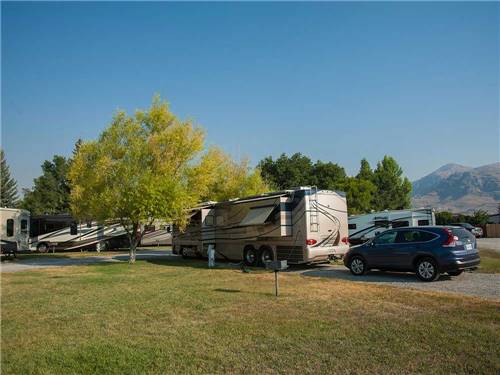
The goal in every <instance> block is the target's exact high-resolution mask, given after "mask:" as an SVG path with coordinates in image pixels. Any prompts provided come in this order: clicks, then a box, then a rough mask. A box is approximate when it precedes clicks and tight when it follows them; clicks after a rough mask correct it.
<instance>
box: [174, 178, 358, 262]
mask: <svg viewBox="0 0 500 375" xmlns="http://www.w3.org/2000/svg"><path fill="white" fill-rule="evenodd" d="M209 245H213V246H215V254H216V257H218V258H223V259H228V260H243V261H244V262H245V263H246V264H247V265H252V266H255V265H263V264H264V263H265V262H267V261H269V260H287V261H288V262H289V263H295V264H299V263H317V262H324V261H328V260H329V259H331V258H333V257H336V256H339V257H340V256H342V255H343V254H344V253H345V252H346V251H347V250H348V249H349V246H348V227H347V203H346V198H345V195H344V194H343V193H341V192H335V191H330V190H318V189H316V188H315V187H300V188H295V189H291V190H283V191H278V192H272V193H267V194H262V195H257V196H252V197H247V198H240V199H233V200H230V201H226V202H207V203H205V204H202V205H200V206H198V207H196V208H194V209H192V210H191V211H190V221H189V224H188V225H187V227H186V228H185V229H184V230H183V231H181V230H180V229H179V228H178V227H177V226H175V225H174V231H173V252H174V253H175V254H181V255H183V256H206V254H207V249H208V246H209Z"/></svg>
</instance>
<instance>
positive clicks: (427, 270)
mask: <svg viewBox="0 0 500 375" xmlns="http://www.w3.org/2000/svg"><path fill="white" fill-rule="evenodd" d="M418 273H419V274H420V276H422V277H423V278H425V279H430V278H431V277H432V276H433V275H434V266H433V265H432V263H430V262H422V263H420V265H419V266H418Z"/></svg>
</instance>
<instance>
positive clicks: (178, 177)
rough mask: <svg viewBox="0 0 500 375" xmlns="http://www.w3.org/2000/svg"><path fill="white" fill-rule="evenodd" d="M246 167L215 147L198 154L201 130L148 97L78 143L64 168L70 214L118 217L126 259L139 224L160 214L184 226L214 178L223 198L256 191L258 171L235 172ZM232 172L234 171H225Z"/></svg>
mask: <svg viewBox="0 0 500 375" xmlns="http://www.w3.org/2000/svg"><path fill="white" fill-rule="evenodd" d="M221 163H222V164H223V165H224V167H222V166H221ZM246 166H247V165H246V164H243V165H237V164H231V163H230V162H229V161H228V160H227V159H226V157H225V156H223V154H222V153H221V152H220V151H218V150H216V149H212V150H209V151H208V152H204V132H203V130H202V129H201V128H199V127H195V126H194V125H193V124H192V123H191V122H190V121H183V120H180V119H178V118H177V117H176V116H175V115H174V114H173V113H172V112H170V109H169V107H168V104H167V103H166V102H163V101H161V100H160V98H159V97H155V98H154V100H153V103H152V105H151V107H150V108H149V109H147V110H145V111H137V112H136V113H135V114H134V115H131V116H129V115H127V114H126V113H125V112H119V113H118V114H116V115H115V117H114V118H113V121H112V123H111V125H110V126H109V127H108V128H107V129H105V130H104V131H103V132H102V134H101V135H100V137H99V139H98V140H97V141H91V142H83V143H82V144H81V145H80V146H79V148H78V150H77V152H76V155H75V157H74V159H73V162H72V164H71V168H70V173H69V178H70V181H71V208H72V212H73V214H74V215H75V216H77V217H79V218H89V217H91V218H94V219H96V220H99V221H106V220H108V219H117V220H119V221H120V222H121V224H122V225H123V226H124V228H125V230H126V232H127V234H128V238H129V241H130V262H131V263H133V262H135V254H136V247H137V244H138V243H139V241H140V239H141V237H142V235H143V234H144V229H145V226H146V225H148V224H150V223H152V222H153V221H155V220H164V221H170V222H175V223H176V224H178V225H179V226H180V227H181V228H182V227H184V226H185V225H186V223H187V221H188V217H187V214H186V210H187V209H188V208H189V207H193V206H194V205H196V204H197V203H198V202H199V201H200V200H201V199H203V198H205V199H206V198H211V197H212V196H213V195H212V194H211V193H210V188H211V187H212V186H213V185H214V183H215V182H216V181H218V180H217V179H219V178H222V180H221V181H222V184H223V185H224V188H221V189H220V190H219V192H218V194H217V195H219V196H221V197H222V196H223V197H224V198H226V197H228V196H229V195H231V194H239V193H246V192H248V191H253V192H255V193H257V192H259V193H260V192H262V191H260V190H261V189H263V188H264V186H263V185H259V184H258V183H255V179H258V178H260V175H258V176H257V175H254V176H250V177H249V178H246V176H243V175H244V174H245V173H247V172H249V170H248V169H246ZM224 171H225V172H224ZM235 171H237V172H238V173H239V175H238V176H226V174H225V173H228V172H229V173H235ZM214 176H215V177H214ZM247 184H248V185H250V187H248V186H247ZM241 185H244V186H241ZM219 196H218V197H219Z"/></svg>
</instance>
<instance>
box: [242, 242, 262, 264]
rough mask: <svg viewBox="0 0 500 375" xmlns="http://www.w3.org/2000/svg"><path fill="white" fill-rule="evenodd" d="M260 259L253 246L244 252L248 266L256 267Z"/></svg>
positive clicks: (244, 258)
mask: <svg viewBox="0 0 500 375" xmlns="http://www.w3.org/2000/svg"><path fill="white" fill-rule="evenodd" d="M258 259H259V257H258V255H257V250H255V248H254V247H253V246H247V247H245V249H244V250H243V262H245V265H247V266H256V265H257V261H258Z"/></svg>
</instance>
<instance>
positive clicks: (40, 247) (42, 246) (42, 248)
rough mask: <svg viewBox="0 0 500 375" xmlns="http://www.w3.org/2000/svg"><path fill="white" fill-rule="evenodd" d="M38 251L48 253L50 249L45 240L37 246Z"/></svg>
mask: <svg viewBox="0 0 500 375" xmlns="http://www.w3.org/2000/svg"><path fill="white" fill-rule="evenodd" d="M36 251H38V252H39V253H46V252H48V251H49V246H48V245H47V244H46V243H45V242H42V243H39V244H38V245H37V247H36Z"/></svg>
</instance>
